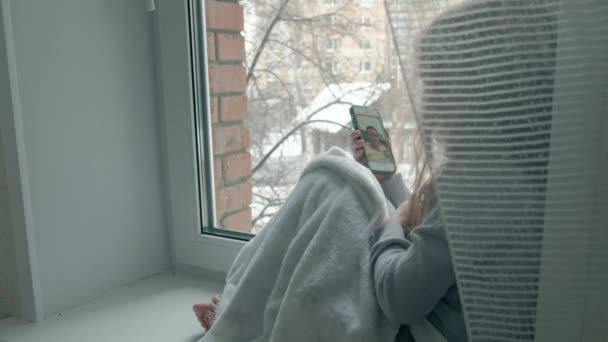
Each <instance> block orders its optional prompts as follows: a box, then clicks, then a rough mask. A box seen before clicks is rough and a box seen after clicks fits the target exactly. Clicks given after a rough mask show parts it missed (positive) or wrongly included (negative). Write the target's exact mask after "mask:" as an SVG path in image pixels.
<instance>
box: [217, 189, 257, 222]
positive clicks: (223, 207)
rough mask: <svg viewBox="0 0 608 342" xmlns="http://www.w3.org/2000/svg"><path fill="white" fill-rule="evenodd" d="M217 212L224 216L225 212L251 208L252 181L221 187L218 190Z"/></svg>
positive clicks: (218, 214)
mask: <svg viewBox="0 0 608 342" xmlns="http://www.w3.org/2000/svg"><path fill="white" fill-rule="evenodd" d="M215 198H216V214H217V217H223V216H224V214H225V213H230V212H234V211H239V210H242V209H246V208H249V206H250V204H251V181H247V182H243V183H240V184H236V185H232V186H228V187H224V188H220V189H218V190H217V191H216V195H215Z"/></svg>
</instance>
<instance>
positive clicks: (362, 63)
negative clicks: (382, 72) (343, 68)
mask: <svg viewBox="0 0 608 342" xmlns="http://www.w3.org/2000/svg"><path fill="white" fill-rule="evenodd" d="M365 65H369V70H368V69H366V68H365ZM373 70H374V67H373V65H372V62H371V61H360V62H359V72H360V73H362V74H371V73H372V71H373Z"/></svg>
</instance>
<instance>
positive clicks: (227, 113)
mask: <svg viewBox="0 0 608 342" xmlns="http://www.w3.org/2000/svg"><path fill="white" fill-rule="evenodd" d="M219 107H220V108H219V109H220V112H221V114H220V115H221V120H222V121H224V122H226V121H237V120H243V119H244V118H245V116H247V97H246V96H244V95H236V96H222V97H221V98H220V102H219Z"/></svg>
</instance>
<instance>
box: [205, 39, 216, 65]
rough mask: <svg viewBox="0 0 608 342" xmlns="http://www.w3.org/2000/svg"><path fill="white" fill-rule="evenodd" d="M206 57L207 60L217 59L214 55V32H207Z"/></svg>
mask: <svg viewBox="0 0 608 342" xmlns="http://www.w3.org/2000/svg"><path fill="white" fill-rule="evenodd" d="M207 59H209V61H215V60H216V59H217V57H216V55H215V33H213V32H207Z"/></svg>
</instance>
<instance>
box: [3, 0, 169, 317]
mask: <svg viewBox="0 0 608 342" xmlns="http://www.w3.org/2000/svg"><path fill="white" fill-rule="evenodd" d="M3 1H6V0H3ZM8 3H9V4H10V13H9V14H10V16H11V19H12V31H13V35H14V51H13V53H14V56H15V60H16V75H17V77H16V83H17V84H16V86H17V88H18V91H19V94H20V107H21V110H20V113H16V114H15V115H20V119H21V122H22V132H21V133H22V136H23V142H24V151H23V153H22V154H23V156H24V160H25V163H24V164H26V165H27V168H26V169H25V170H21V171H22V172H25V175H23V176H24V177H25V178H26V179H27V181H28V183H29V197H30V198H31V200H30V203H26V205H31V221H30V222H29V223H28V224H29V228H31V232H32V234H31V235H32V236H33V241H34V243H33V249H34V251H35V255H36V263H37V275H38V279H39V285H40V286H39V289H40V298H41V302H42V303H41V304H42V306H41V308H42V310H43V312H44V314H45V315H47V316H48V315H49V314H51V313H54V312H57V311H60V310H62V309H64V308H68V307H71V306H74V305H78V304H80V303H82V302H85V301H87V300H90V299H91V298H93V297H95V296H97V295H99V294H101V293H103V292H104V291H106V290H108V289H110V288H113V287H116V286H121V285H124V284H127V283H130V282H133V281H135V280H137V279H140V278H143V277H146V276H149V275H152V274H155V273H158V272H161V271H162V270H164V269H166V268H167V267H168V266H169V253H168V241H167V230H166V223H165V221H166V220H165V214H164V204H163V196H162V191H161V165H160V141H159V139H160V138H159V129H158V125H159V119H158V113H157V104H156V102H155V101H156V94H155V87H156V86H155V76H154V55H153V46H152V33H153V32H152V18H151V15H150V14H149V13H147V12H146V11H145V3H144V2H143V1H141V0H86V1H83V0H53V1H39V0H12V1H8ZM14 83H15V82H14ZM13 86H14V84H13ZM31 247H32V246H31Z"/></svg>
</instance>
